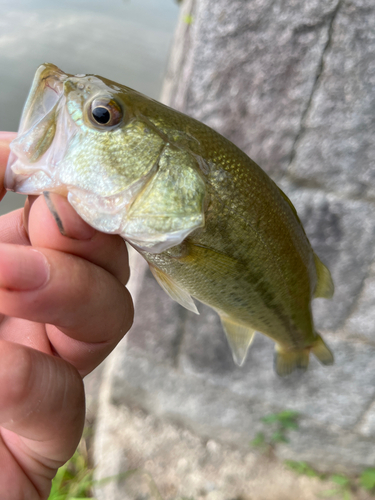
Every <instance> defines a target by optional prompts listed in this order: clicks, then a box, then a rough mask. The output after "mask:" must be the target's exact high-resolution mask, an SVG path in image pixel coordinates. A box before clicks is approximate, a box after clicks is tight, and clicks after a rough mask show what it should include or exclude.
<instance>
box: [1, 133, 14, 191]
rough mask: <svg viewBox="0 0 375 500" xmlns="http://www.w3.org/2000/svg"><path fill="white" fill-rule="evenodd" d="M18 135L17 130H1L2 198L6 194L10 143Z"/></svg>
mask: <svg viewBox="0 0 375 500" xmlns="http://www.w3.org/2000/svg"><path fill="white" fill-rule="evenodd" d="M16 137H17V132H0V200H1V199H2V198H3V196H4V194H5V189H4V175H5V169H6V166H7V162H8V156H9V151H10V150H9V143H10V142H11V141H13V139H15V138H16Z"/></svg>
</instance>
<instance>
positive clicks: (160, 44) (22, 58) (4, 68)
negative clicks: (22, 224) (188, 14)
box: [0, 0, 179, 215]
mask: <svg viewBox="0 0 375 500" xmlns="http://www.w3.org/2000/svg"><path fill="white" fill-rule="evenodd" d="M178 11H179V7H178V5H177V3H176V2H175V1H174V0H106V1H104V0H63V1H60V2H52V1H51V0H0V68H1V72H0V130H13V131H15V130H17V127H18V122H19V118H20V116H21V112H22V107H23V103H24V102H25V99H26V96H27V94H28V91H29V88H30V85H31V81H32V78H33V76H34V73H35V70H36V68H37V67H38V66H39V64H41V63H43V62H51V63H53V64H56V65H57V66H59V67H60V68H61V69H62V70H63V71H66V72H67V73H74V74H76V73H94V74H98V75H102V76H105V77H106V78H109V79H110V80H114V81H117V82H119V83H123V84H124V85H127V86H128V87H132V88H135V89H137V90H139V91H140V92H142V93H144V94H146V95H149V96H150V97H154V98H158V96H159V93H160V89H161V85H162V80H163V76H164V72H165V69H166V64H167V59H168V53H169V49H170V45H171V41H172V37H173V31H174V27H175V24H176V21H177V16H178ZM23 199H24V197H21V196H20V195H15V194H13V193H8V194H7V195H6V197H5V199H4V200H3V201H2V202H1V204H0V215H1V214H2V213H6V212H7V211H10V210H13V209H14V208H16V207H18V206H21V204H22V203H23Z"/></svg>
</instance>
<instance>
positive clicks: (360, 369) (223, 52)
mask: <svg viewBox="0 0 375 500" xmlns="http://www.w3.org/2000/svg"><path fill="white" fill-rule="evenodd" d="M374 53H375V3H374V2H373V0H309V1H308V2H302V1H300V0H288V1H287V0H284V1H283V0H253V1H251V2H246V1H243V0H231V1H230V2H228V1H227V0H185V1H184V3H183V6H182V13H181V18H180V22H179V26H178V29H177V34H176V39H175V44H174V48H173V51H172V54H171V58H170V65H169V69H168V73H167V75H166V81H165V87H164V91H163V96H162V99H163V101H164V102H165V103H167V104H169V105H171V106H172V107H175V108H177V109H179V110H181V111H183V112H185V113H187V114H189V115H191V116H194V117H195V118H198V119H199V120H202V121H204V122H205V123H206V124H208V125H210V126H211V127H213V128H215V129H216V130H218V131H219V132H220V133H222V134H223V135H225V136H226V137H228V138H229V139H230V140H232V141H233V142H234V143H235V144H237V145H238V146H239V147H240V148H241V149H243V150H244V151H245V152H246V153H247V154H249V156H251V157H252V158H253V159H254V160H255V161H257V162H258V163H259V164H260V165H261V166H262V168H264V169H265V170H266V171H267V173H268V174H269V175H270V176H271V177H272V178H273V179H274V180H275V181H276V182H278V183H279V185H280V186H281V187H282V188H283V189H284V190H285V192H286V193H287V194H288V195H289V196H290V198H291V200H292V201H293V203H294V204H295V206H296V208H297V211H298V212H299V214H300V217H301V219H302V221H303V223H304V225H305V228H306V232H307V234H308V236H309V238H310V240H311V243H312V245H313V247H314V249H315V250H316V252H317V253H318V255H319V256H320V257H321V258H322V260H323V261H324V262H325V263H326V264H327V265H328V266H329V267H330V269H331V271H332V275H333V278H334V281H335V287H336V292H335V296H334V299H333V300H332V301H326V300H323V299H318V300H316V301H315V303H314V314H315V318H316V324H317V327H318V328H319V330H320V331H322V332H323V333H324V334H325V338H326V339H327V340H328V343H329V344H330V345H331V346H332V349H333V351H334V353H335V358H336V363H335V365H334V366H333V367H329V368H328V367H322V366H320V365H319V364H318V363H317V362H315V360H312V363H311V366H310V369H309V371H308V372H307V373H305V374H302V375H301V374H295V375H293V376H290V377H288V378H285V379H278V378H277V376H276V375H275V374H274V372H273V370H272V358H273V346H272V342H271V341H269V340H267V339H266V338H264V337H261V336H258V337H257V338H256V341H255V342H254V345H253V346H252V348H251V351H250V353H249V356H248V359H247V361H246V363H245V365H244V367H243V368H242V369H240V368H237V367H236V366H235V365H234V364H233V361H232V358H231V355H230V353H229V350H228V348H227V344H226V340H225V337H224V334H223V332H222V330H221V328H220V324H219V320H218V318H217V316H216V315H215V313H214V312H212V311H211V310H209V309H208V308H206V307H203V306H202V307H200V311H201V315H200V316H199V317H198V316H194V315H193V314H191V313H190V312H187V311H184V310H183V309H181V308H180V306H178V305H177V304H175V303H173V302H172V301H171V300H170V299H169V298H168V297H167V296H165V295H163V293H162V292H161V291H160V290H159V288H158V287H157V285H156V283H155V282H154V281H153V280H152V277H151V276H150V275H149V274H148V273H144V272H143V271H142V272H139V275H138V281H139V282H140V280H141V278H142V280H143V281H142V282H141V285H140V287H141V288H139V289H138V291H139V294H138V296H137V298H136V310H137V311H138V313H137V314H138V316H137V319H136V322H135V325H134V327H133V329H132V331H131V332H130V333H129V335H128V340H127V345H126V346H125V345H124V346H122V347H120V348H119V350H118V351H117V353H115V354H114V356H113V361H112V363H113V366H112V370H110V371H109V372H108V373H110V375H109V376H108V379H107V383H106V388H107V393H106V395H107V399H106V401H107V403H106V404H107V405H109V406H111V405H112V406H114V407H116V408H120V407H122V405H127V406H130V407H138V408H141V409H142V410H143V411H146V412H149V413H151V414H153V415H157V416H158V418H161V419H162V420H163V421H169V422H173V423H174V424H175V425H180V426H185V427H188V428H189V429H191V430H192V431H193V432H195V433H196V434H197V435H199V436H201V437H202V439H214V440H215V441H219V442H222V443H226V444H230V445H232V446H234V447H236V448H237V449H242V450H244V449H248V446H249V441H250V440H251V439H252V438H253V437H254V436H255V434H256V432H258V431H260V430H263V431H264V425H263V424H262V423H261V417H262V416H264V415H265V414H268V413H273V412H277V411H280V410H283V409H286V408H289V409H293V410H296V411H298V412H299V413H300V424H299V425H300V430H299V431H295V432H294V433H292V434H291V436H290V438H291V440H290V443H289V444H286V445H280V446H279V447H277V449H276V454H277V455H278V456H280V457H288V458H291V459H294V460H307V461H309V463H310V464H312V465H313V466H315V467H316V468H319V469H321V470H341V469H343V468H344V469H346V470H360V469H362V468H364V467H367V466H374V465H375V410H374V408H375V402H374V401H375V362H374V355H375V274H374V273H375V264H374V262H373V261H374V249H375V196H374V194H375V139H374V135H375V57H374ZM120 422H121V420H120ZM119 425H121V424H119ZM111 432H112V431H111ZM99 435H100V436H101V437H100V436H99V437H100V439H104V438H103V436H105V425H104V424H103V422H102V423H101V432H100V433H99ZM98 439H99V438H98ZM100 439H99V441H100ZM144 439H145V440H147V436H145V438H144ZM126 453H127V451H126V449H124V450H123V451H122V456H123V457H126ZM120 455H121V453H120ZM145 460H146V459H145ZM168 498H171V499H172V498H175V497H173V496H170V497H168ZM176 498H177V497H176ZM306 498H307V497H306ZM275 499H276V497H275Z"/></svg>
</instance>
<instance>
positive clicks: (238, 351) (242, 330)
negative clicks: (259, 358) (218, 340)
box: [220, 316, 255, 366]
mask: <svg viewBox="0 0 375 500" xmlns="http://www.w3.org/2000/svg"><path fill="white" fill-rule="evenodd" d="M220 319H221V323H222V325H223V328H224V332H225V334H226V336H227V339H228V343H229V346H230V348H231V350H232V355H233V359H234V361H235V363H236V364H237V365H238V366H242V365H243V364H244V362H245V359H246V354H247V351H248V349H249V347H250V344H251V342H252V340H253V338H254V334H255V330H254V329H253V328H249V327H248V326H244V325H240V324H239V323H236V322H235V321H233V320H232V319H231V318H228V317H227V316H220Z"/></svg>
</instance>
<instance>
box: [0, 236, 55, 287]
mask: <svg viewBox="0 0 375 500" xmlns="http://www.w3.org/2000/svg"><path fill="white" fill-rule="evenodd" d="M49 275H50V267H49V263H48V261H47V258H46V257H45V256H44V255H43V254H42V253H41V252H39V251H38V250H34V249H33V248H28V247H24V246H19V245H9V244H6V243H3V244H1V245H0V287H1V288H6V289H8V290H35V289H36V288H40V287H42V286H43V285H45V284H46V283H47V281H48V280H49Z"/></svg>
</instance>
